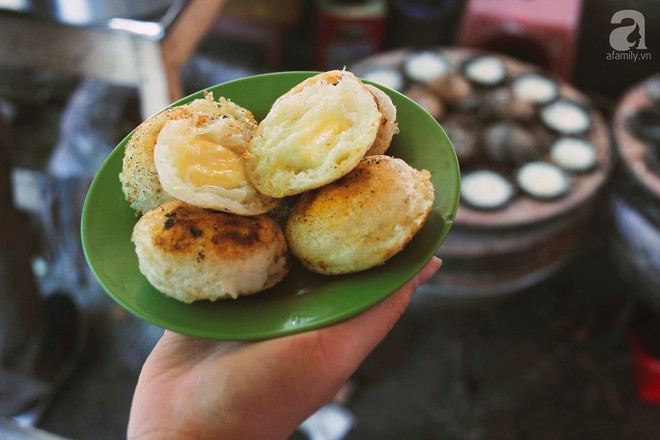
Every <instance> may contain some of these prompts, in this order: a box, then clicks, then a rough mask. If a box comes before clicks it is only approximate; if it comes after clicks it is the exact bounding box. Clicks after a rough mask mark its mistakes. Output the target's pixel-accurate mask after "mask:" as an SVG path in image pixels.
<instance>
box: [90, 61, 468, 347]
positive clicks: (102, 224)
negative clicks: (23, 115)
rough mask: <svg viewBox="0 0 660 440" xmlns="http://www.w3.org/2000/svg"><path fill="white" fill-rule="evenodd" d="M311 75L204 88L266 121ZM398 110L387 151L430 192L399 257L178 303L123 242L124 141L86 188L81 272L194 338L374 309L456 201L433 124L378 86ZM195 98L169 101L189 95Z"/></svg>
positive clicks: (126, 227)
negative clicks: (420, 174) (425, 175)
mask: <svg viewBox="0 0 660 440" xmlns="http://www.w3.org/2000/svg"><path fill="white" fill-rule="evenodd" d="M313 74H314V72H282V73H272V74H265V75H258V76H252V77H248V78H243V79H239V80H236V81H231V82H227V83H224V84H220V85H217V86H214V87H210V88H209V89H207V90H209V91H212V92H213V94H214V96H215V98H216V99H217V98H218V97H220V96H224V97H226V98H229V99H231V100H233V101H234V102H236V103H237V104H239V105H241V106H243V107H245V108H247V109H248V110H250V111H252V113H253V114H254V115H255V117H256V118H257V120H261V119H262V118H264V117H265V115H266V114H267V112H268V110H269V109H270V106H271V105H272V104H273V102H274V101H275V99H276V98H277V97H279V96H280V95H282V94H283V93H285V92H286V91H287V90H289V89H290V88H291V87H293V86H294V85H296V84H298V83H300V82H301V81H302V80H304V79H305V78H307V77H309V76H311V75H313ZM383 90H385V92H386V93H388V94H389V95H390V97H391V98H392V101H393V102H394V105H396V107H397V119H398V123H399V129H400V133H399V134H397V135H396V136H395V137H394V140H393V143H392V146H391V147H390V150H389V151H388V154H390V155H393V156H396V157H400V158H402V159H404V160H405V161H406V162H408V163H409V164H410V165H411V166H413V167H415V168H418V169H422V168H424V169H427V170H429V171H430V172H431V176H432V177H431V180H432V182H433V185H434V186H435V194H436V198H435V203H434V206H433V211H432V213H431V215H430V216H429V218H428V220H427V221H426V224H425V225H424V227H423V228H422V229H421V230H420V231H419V232H418V233H417V235H416V236H415V237H414V238H413V240H412V241H411V242H410V243H409V244H408V245H407V246H406V247H405V249H404V250H403V251H401V252H400V253H399V254H398V255H396V256H395V257H393V258H392V259H390V260H389V261H387V262H386V263H385V264H384V265H381V266H379V267H376V268H373V269H370V270H367V271H363V272H360V273H355V274H350V275H341V276H323V275H317V274H313V273H310V272H308V271H306V270H305V269H303V268H302V267H301V266H300V265H294V267H293V268H292V270H291V271H290V272H289V274H288V275H287V277H286V278H285V279H284V281H282V282H281V283H280V284H278V285H277V286H275V287H273V288H271V289H269V290H267V291H264V292H260V293H259V294H257V295H253V296H249V297H245V298H239V299H237V300H219V301H215V302H210V301H201V302H196V303H193V304H184V303H181V302H178V301H176V300H174V299H171V298H168V297H166V296H164V295H162V294H161V293H160V292H158V291H157V290H156V289H154V288H153V287H152V286H151V285H150V284H149V282H148V281H147V280H146V278H144V276H142V274H141V273H140V271H139V269H138V262H137V256H136V254H135V250H134V247H133V244H132V243H131V239H130V238H131V232H132V230H133V225H134V224H135V221H136V218H135V214H134V213H133V211H132V210H131V208H130V207H129V205H128V203H127V202H126V200H125V199H124V195H123V193H122V190H121V184H120V182H119V177H118V176H119V172H120V171H121V167H122V158H123V154H124V146H125V144H126V141H127V139H128V137H129V136H130V134H129V136H127V137H126V138H125V139H124V140H123V141H122V142H121V143H120V144H119V145H118V146H117V147H116V148H115V149H114V151H113V152H112V153H111V154H110V156H109V157H108V158H107V160H106V161H105V163H104V164H103V166H102V167H101V168H100V169H99V171H98V174H97V175H96V177H95V178H94V181H93V182H92V184H91V186H90V188H89V192H88V194H87V198H86V200H85V205H84V208H83V213H82V244H83V248H84V251H85V255H86V258H87V261H88V263H89V266H90V267H91V269H92V271H93V272H94V274H95V276H96V278H97V279H98V281H99V283H100V284H101V286H103V288H104V289H105V290H106V291H107V292H108V294H109V295H110V296H111V297H112V298H114V299H115V300H116V301H117V302H118V303H119V304H121V305H122V306H123V307H125V308H126V309H128V310H129V311H130V312H132V313H133V314H135V315H137V316H138V317H140V318H142V319H145V320H146V321H148V322H151V323H153V324H155V325H158V326H160V327H164V328H167V329H170V330H173V331H176V332H179V333H184V334H188V335H192V336H199V337H206V338H215V339H234V340H250V339H262V338H270V337H276V336H282V335H286V334H291V333H296V332H301V331H304V330H309V329H314V328H319V327H323V326H327V325H330V324H333V323H336V322H338V321H341V320H343V319H346V318H349V317H351V316H353V315H355V314H357V313H359V312H361V311H363V310H365V309H367V308H369V307H371V306H373V305H374V304H376V303H378V302H379V301H381V300H382V299H384V298H385V297H387V296H388V295H390V294H391V293H393V292H395V291H396V290H397V289H399V288H400V287H401V286H403V285H404V284H405V283H406V282H407V281H408V280H410V279H411V278H412V277H413V276H414V275H415V274H416V273H417V272H418V271H419V270H420V269H421V268H422V267H423V266H424V265H425V264H426V263H427V262H428V260H429V259H430V258H431V257H432V256H433V255H434V254H435V252H436V250H437V248H438V247H439V246H440V244H441V243H442V241H443V239H444V237H445V236H446V234H447V232H448V231H449V228H450V226H451V223H452V220H453V219H454V215H455V213H456V209H457V206H458V198H459V185H460V175H459V168H458V161H457V160H456V155H455V153H454V150H453V148H452V146H451V143H450V142H449V139H448V138H447V135H446V134H445V132H444V130H443V129H442V128H441V127H440V125H438V123H437V122H436V121H435V120H434V119H433V118H432V117H431V116H430V115H429V114H428V113H427V112H426V111H424V110H423V109H422V108H421V107H419V106H418V105H417V104H415V103H414V102H413V101H411V100H410V99H408V98H406V97H405V96H403V95H402V94H400V93H397V92H395V91H392V90H389V89H383ZM202 96H203V92H202V91H200V92H197V93H195V94H193V95H190V96H188V97H186V98H183V99H182V100H180V101H178V102H176V103H175V104H173V105H180V104H183V103H186V102H189V101H191V100H193V99H196V98H201V97H202Z"/></svg>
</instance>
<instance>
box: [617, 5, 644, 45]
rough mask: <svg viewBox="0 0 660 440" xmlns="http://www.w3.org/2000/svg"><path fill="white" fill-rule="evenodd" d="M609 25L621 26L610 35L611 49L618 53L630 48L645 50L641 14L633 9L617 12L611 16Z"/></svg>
mask: <svg viewBox="0 0 660 440" xmlns="http://www.w3.org/2000/svg"><path fill="white" fill-rule="evenodd" d="M624 20H625V21H626V22H625V23H624ZM610 23H613V24H620V25H621V26H619V27H617V28H616V29H614V30H613V31H612V32H611V33H610V46H612V49H614V50H618V51H620V52H625V51H628V50H630V49H632V48H636V49H646V41H645V39H644V37H645V29H644V16H643V15H642V13H641V12H639V11H635V10H633V9H624V10H622V11H618V12H616V13H614V15H613V16H612V20H611V21H610Z"/></svg>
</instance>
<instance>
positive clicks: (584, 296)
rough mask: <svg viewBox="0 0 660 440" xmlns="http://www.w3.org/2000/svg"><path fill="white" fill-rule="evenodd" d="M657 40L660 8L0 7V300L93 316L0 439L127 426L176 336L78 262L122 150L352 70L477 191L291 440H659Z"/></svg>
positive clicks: (474, 0)
mask: <svg viewBox="0 0 660 440" xmlns="http://www.w3.org/2000/svg"><path fill="white" fill-rule="evenodd" d="M659 34H660V4H659V3H658V2H657V1H655V0H627V1H626V0H561V1H560V0H498V1H495V0H389V1H388V0H361V1H360V0H353V1H349V0H316V1H315V0H275V1H268V0H226V1H222V0H189V1H185V0H158V1H154V0H152V1H146V0H132V1H125V0H120V1H112V2H110V1H101V0H52V1H47V0H39V1H37V0H34V1H33V0H0V127H1V128H2V129H1V130H0V144H2V145H3V150H2V151H3V153H2V155H0V160H2V161H3V164H2V165H3V166H2V167H0V169H1V170H2V172H3V173H5V174H6V176H3V178H2V179H0V182H2V183H3V185H6V183H5V182H11V185H10V187H11V191H12V198H11V200H9V201H8V202H7V203H5V204H3V205H2V206H0V213H1V214H2V216H3V217H5V218H9V217H8V216H9V213H10V212H12V213H14V214H15V215H17V216H19V217H20V218H21V219H23V220H22V221H20V228H17V229H8V228H6V227H5V228H0V239H1V240H9V237H10V235H12V236H13V235H15V234H21V235H20V240H21V242H22V243H23V244H24V246H23V249H24V252H26V253H27V254H28V257H29V262H30V263H29V264H30V268H31V270H30V271H28V272H26V275H20V276H25V277H29V278H30V280H27V281H25V282H24V283H23V284H21V283H17V282H15V281H14V282H11V280H9V281H6V280H7V278H0V280H3V284H0V294H2V295H18V294H21V292H20V291H19V290H17V288H16V286H17V285H34V286H36V290H37V292H38V294H39V295H40V296H41V297H44V298H47V297H48V296H50V295H53V294H64V295H68V296H70V297H72V298H73V299H74V301H75V304H76V306H77V308H78V309H79V312H80V314H81V315H82V316H83V317H84V318H85V321H86V322H87V325H86V326H85V328H84V333H85V340H86V343H85V345H84V350H82V352H81V357H80V360H79V362H77V363H76V366H75V370H74V371H73V374H72V375H71V376H70V377H69V378H68V379H67V380H66V382H65V383H64V384H63V386H62V387H61V389H60V390H59V391H58V393H57V395H56V396H55V398H54V400H53V401H52V402H51V404H50V405H49V407H48V409H47V411H45V412H44V414H43V416H42V417H40V418H39V420H38V421H36V422H34V423H31V424H30V423H28V425H32V426H20V425H19V424H17V423H16V422H15V421H14V420H12V419H9V418H5V417H0V437H2V438H71V439H88V438H89V439H115V438H122V437H125V429H126V423H127V420H128V411H129V405H130V401H131V397H132V392H133V388H134V386H135V383H136V380H137V375H138V374H139V370H140V367H141V365H142V363H143V362H144V360H145V358H146V356H147V355H148V353H149V352H150V350H151V348H152V347H153V344H154V343H155V342H156V340H157V339H158V337H159V336H160V334H161V333H162V330H161V329H159V328H157V327H154V326H152V325H150V324H147V323H145V322H143V321H141V320H139V319H137V318H135V317H133V316H132V315H130V314H129V313H128V312H126V311H125V310H124V309H123V308H121V307H120V306H118V305H117V304H116V303H114V302H113V301H112V300H111V299H110V298H109V297H108V296H107V295H106V294H105V293H104V292H103V290H102V288H101V287H100V286H99V285H98V284H97V283H96V281H95V279H94V277H93V276H92V274H91V272H90V271H89V269H88V268H87V264H86V262H85V259H84V255H83V252H82V248H81V244H80V238H79V237H80V233H79V230H80V214H81V209H82V205H83V202H84V197H85V194H86V192H87V188H88V186H89V183H90V182H91V180H92V178H93V177H94V175H95V173H96V171H97V170H98V168H99V167H100V166H101V164H102V163H103V161H104V159H105V158H106V157H107V155H108V154H109V153H110V152H111V151H112V149H113V148H114V146H115V145H117V143H118V142H119V141H121V139H123V138H124V137H125V136H126V135H127V134H128V133H129V132H130V131H131V130H132V129H133V128H134V127H135V126H136V125H138V124H139V123H140V122H141V121H142V120H144V119H145V118H146V117H148V116H149V115H152V114H153V113H155V112H157V111H158V110H160V109H162V108H163V107H164V106H166V105H168V104H169V103H171V102H173V101H175V100H176V99H178V98H180V97H183V96H185V95H187V94H189V93H192V92H195V91H197V90H200V89H203V88H205V87H209V86H212V85H215V84H218V83H222V82H225V81H229V80H232V79H236V78H241V77H245V76H249V75H253V74H257V73H264V72H273V71H285V70H328V69H341V68H343V67H346V68H347V69H349V70H352V71H354V72H355V73H356V74H358V75H360V76H362V77H364V78H366V79H369V80H371V81H374V82H377V83H380V84H382V85H384V86H388V87H391V88H394V89H397V90H399V91H400V92H401V93H404V94H406V95H408V96H409V97H410V98H412V99H414V100H416V101H417V102H418V103H420V105H422V106H423V107H424V108H426V109H427V110H428V111H429V113H430V114H431V115H433V116H434V117H435V118H436V119H437V120H438V121H439V122H440V124H441V125H442V126H443V127H444V128H445V130H446V131H447V133H448V135H449V137H450V139H451V140H452V143H453V145H454V148H455V149H456V152H457V155H458V157H459V161H460V164H461V170H462V176H463V189H462V193H461V197H462V202H461V205H460V207H459V211H458V214H457V217H456V220H455V223H454V227H453V229H452V231H451V232H450V234H449V236H448V238H447V240H446V242H445V244H444V245H443V246H442V247H441V249H440V250H439V251H438V255H439V256H441V257H442V258H443V260H444V263H445V265H444V267H443V269H442V270H441V271H440V273H439V275H437V276H436V278H434V279H433V280H431V281H430V282H429V283H428V284H427V285H425V286H423V287H422V288H420V289H419V291H418V293H417V295H416V296H415V299H414V300H413V303H412V305H411V307H410V309H409V310H408V312H407V313H406V315H405V316H404V317H403V319H402V320H401V322H400V323H399V324H398V325H397V326H396V328H395V329H394V330H393V332H392V333H391V334H390V335H389V336H388V338H387V339H386V340H385V341H384V342H383V344H382V345H381V346H379V347H378V348H377V349H376V350H375V351H374V352H373V353H372V355H370V357H369V358H368V359H367V361H366V362H365V363H364V364H363V365H362V366H361V368H360V369H359V370H358V371H357V372H356V374H355V375H354V377H353V378H352V379H351V381H350V382H349V383H348V384H347V385H346V386H345V387H344V389H342V392H341V393H340V394H339V395H338V396H337V397H336V398H335V399H334V401H333V402H331V403H329V405H328V406H326V407H324V408H323V410H321V411H319V413H317V414H315V415H314V416H313V417H312V418H310V420H308V421H307V422H305V424H303V425H302V426H301V428H300V429H299V430H298V431H296V433H295V434H294V438H301V439H304V438H310V439H343V438H346V439H475V440H477V439H526V438H536V439H559V438H560V439H592V438H594V439H595V438H598V439H632V438H635V439H652V438H657V432H658V430H659V429H660V422H658V420H660V406H658V405H659V404H660V318H659V317H660V133H659V132H660V76H659V75H660V50H659V47H658V44H660V43H659V42H660V35H659ZM5 178H6V179H5ZM5 189H6V188H5ZM3 200H4V199H3ZM12 200H13V202H12ZM10 203H13V205H10ZM14 214H12V215H14ZM2 224H3V225H7V224H8V223H2ZM9 224H10V225H15V224H12V223H9ZM3 257H8V258H9V259H12V258H13V256H12V255H8V256H6V255H3ZM0 264H5V263H2V262H0ZM1 269H2V266H0V270H1ZM24 425H25V424H24Z"/></svg>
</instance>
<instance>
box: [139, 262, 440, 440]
mask: <svg viewBox="0 0 660 440" xmlns="http://www.w3.org/2000/svg"><path fill="white" fill-rule="evenodd" d="M440 265H441V262H440V260H439V259H438V258H435V257H434V258H433V259H431V261H429V263H428V264H427V265H426V266H425V267H424V268H423V269H422V270H421V271H420V272H419V273H418V274H417V275H416V276H415V277H414V278H413V279H412V280H411V281H410V282H408V283H407V284H406V285H405V286H404V287H402V288H401V289H400V290H398V291H397V292H396V293H394V294H392V295H391V296H389V297H388V298H387V299H385V300H383V301H382V302H381V303H379V304H377V305H376V306H374V307H372V308H370V309H368V310H367V311H365V312H363V313H361V314H360V315H358V316H355V317H353V318H351V319H349V320H346V321H343V322H341V323H338V324H336V325H332V326H329V327H325V328H321V329H318V330H312V331H308V332H304V333H300V334H295V335H291V336H286V337H281V338H275V339H268V340H263V341H257V342H249V343H246V342H231V341H215V340H208V339H198V338H193V337H188V336H184V335H180V334H176V333H173V332H170V331H166V332H165V334H164V335H163V337H162V338H161V339H160V341H159V342H158V343H157V344H156V346H155V347H154V349H153V351H152V353H151V354H150V355H149V358H148V359H147V361H146V362H145V364H144V367H143V369H142V372H141V374H140V378H139V380H138V384H137V387H136V390H135V394H134V397H133V404H132V407H131V414H130V421H129V426H128V437H129V438H131V439H150V438H157V439H174V438H176V439H181V438H186V439H190V438H195V439H225V438H227V439H238V438H240V439H260V440H261V439H286V438H287V437H289V436H290V435H291V433H293V431H294V430H295V429H296V428H297V427H298V426H299V425H300V423H302V422H303V421H304V420H305V419H306V418H307V417H309V416H310V415H311V414H313V413H314V412H315V411H316V410H317V409H319V408H320V407H322V406H323V405H324V404H326V403H327V402H328V401H330V400H331V399H332V397H333V396H334V395H335V393H336V392H337V391H338V390H339V388H340V387H341V386H342V385H343V384H344V383H345V382H346V381H347V380H348V379H349V377H350V376H351V375H352V374H353V372H354V371H355V370H356V369H357V368H358V366H359V365H360V363H361V362H362V361H363V360H364V359H365V357H366V356H367V355H368V354H369V353H370V352H371V351H372V350H373V349H374V348H375V347H376V345H378V344H379V343H380V342H381V341H382V339H383V338H384V337H385V336H386V335H387V334H388V333H389V331H390V330H391V329H392V327H393V326H394V324H395V323H396V322H397V321H398V320H399V318H400V317H401V315H402V314H403V312H404V311H405V309H406V307H407V306H408V304H409V302H410V299H411V298H412V295H413V293H414V291H415V289H416V288H417V287H418V286H420V285H421V284H423V283H424V282H426V280H428V279H429V278H430V277H431V276H432V275H433V274H434V273H435V272H436V271H437V270H438V269H439V268H440Z"/></svg>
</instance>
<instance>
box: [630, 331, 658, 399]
mask: <svg viewBox="0 0 660 440" xmlns="http://www.w3.org/2000/svg"><path fill="white" fill-rule="evenodd" d="M628 345H629V347H630V354H631V356H632V363H633V373H634V378H635V389H636V391H637V396H638V397H639V399H640V400H641V401H642V402H644V403H650V404H660V359H659V358H656V357H654V356H652V355H651V354H650V353H649V352H648V351H647V350H646V349H645V348H644V346H643V345H642V343H641V342H640V339H639V336H638V334H637V331H636V330H635V329H634V327H631V328H630V329H629V331H628Z"/></svg>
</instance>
